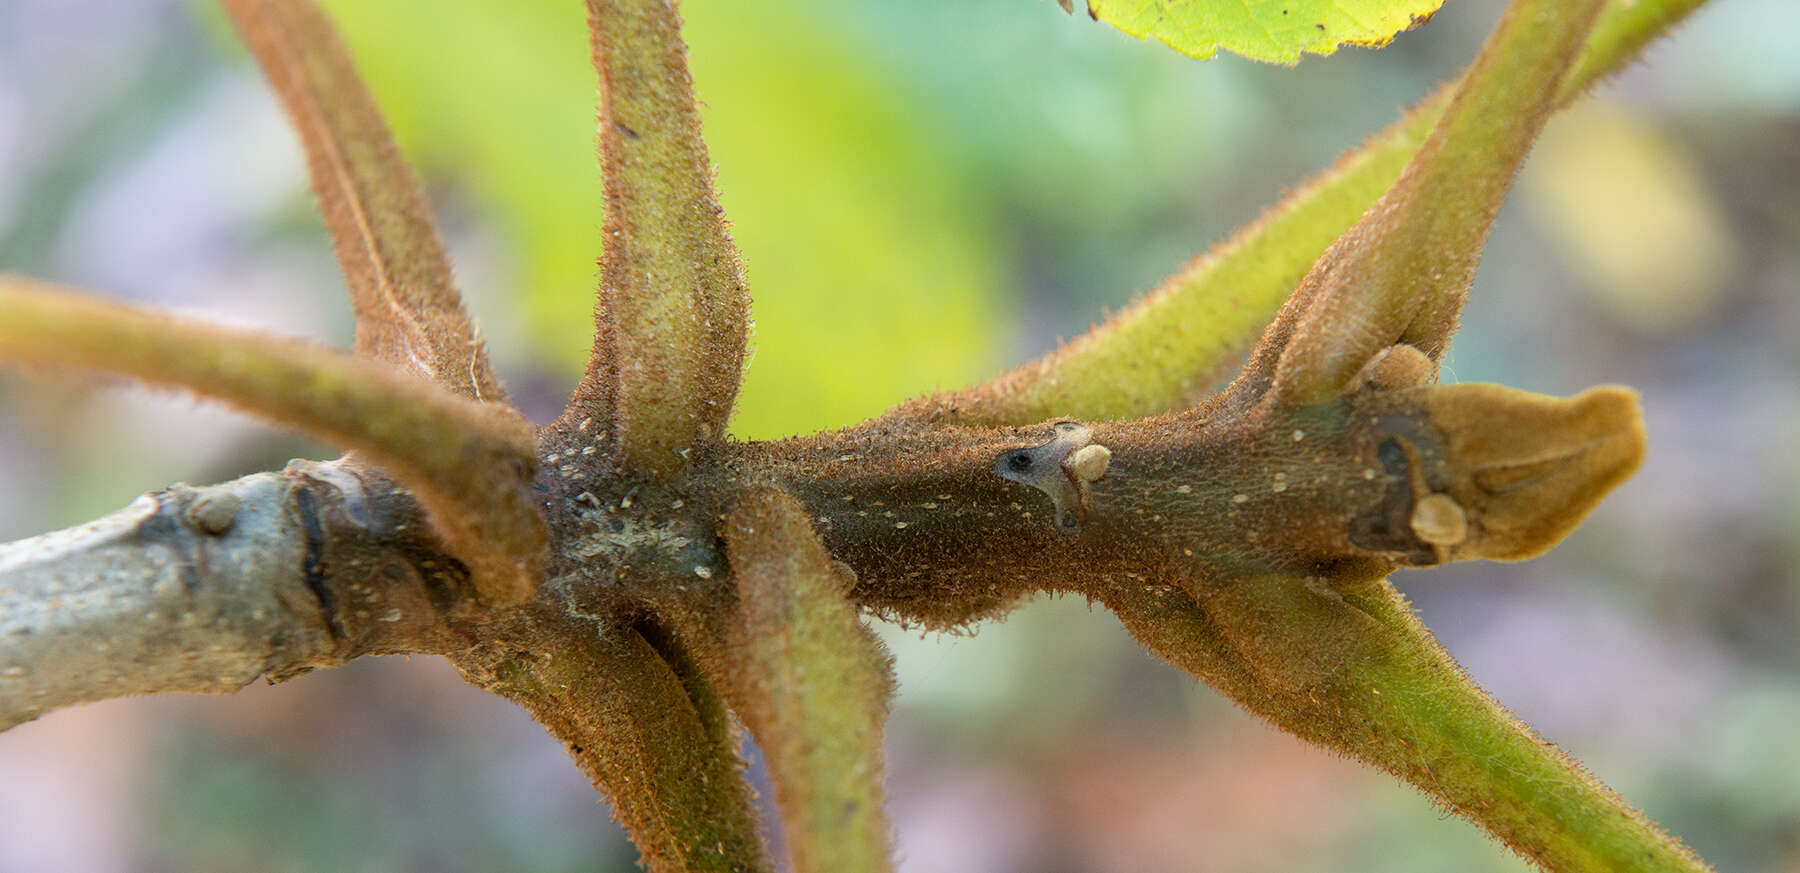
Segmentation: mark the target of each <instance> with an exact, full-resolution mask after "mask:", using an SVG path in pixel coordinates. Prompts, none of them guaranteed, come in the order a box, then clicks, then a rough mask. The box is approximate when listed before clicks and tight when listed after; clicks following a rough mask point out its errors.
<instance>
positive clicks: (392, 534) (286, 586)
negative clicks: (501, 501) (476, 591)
mask: <svg viewBox="0 0 1800 873" xmlns="http://www.w3.org/2000/svg"><path fill="white" fill-rule="evenodd" d="M474 607H475V600H474V597H473V589H472V588H471V587H470V585H469V579H468V574H467V572H466V571H465V570H463V569H462V567H461V565H460V564H458V563H457V562H456V561H455V560H454V559H453V558H450V557H448V556H447V555H445V554H444V553H443V551H442V550H441V547H440V546H438V544H437V543H436V542H435V541H434V540H432V539H431V536H430V531H429V527H428V526H427V525H426V524H425V523H424V518H423V516H422V514H421V512H420V511H419V508H418V506H417V504H415V503H414V502H413V501H412V500H411V499H410V498H408V497H406V496H405V495H404V492H400V491H398V490H397V489H396V488H395V487H394V485H393V483H392V482H391V481H389V480H388V479H386V478H385V477H382V476H380V475H379V474H374V473H371V472H369V471H368V470H367V469H366V468H362V467H360V466H358V465H355V464H350V463H345V462H342V461H337V462H331V463H314V462H310V461H295V462H293V463H291V464H289V465H288V468H287V469H286V470H284V471H282V472H280V473H258V474H255V475H252V476H246V477H244V478H242V479H237V480H235V481H232V482H227V483H224V484H221V485H213V486H208V487H203V488H192V487H189V486H185V485H176V486H173V487H171V488H168V489H166V490H163V491H158V492H155V493H152V494H147V495H144V496H143V497H140V498H138V499H137V501H135V502H134V503H132V504H131V505H130V506H128V507H126V508H125V509H122V510H120V511H118V512H116V513H113V514H112V515H108V516H106V517H104V518H101V519H99V520H97V521H94V522H90V523H88V524H85V525H82V526H80V527H76V528H70V529H68V530H64V531H58V532H55V533H48V534H44V535H42V536H38V537H33V538H31V539H26V540H20V541H18V542H14V543H10V544H6V545H0V729H5V728H7V727H11V726H13V725H15V724H18V723H19V722H22V721H28V720H30V719H33V718H36V717H37V716H39V715H42V714H43V713H46V712H49V711H50V710H52V709H56V708H58V707H62V706H69V705H72V704H76V703H83V702H87V701H94V700H103V699H107V698H112V697H122V696H125V695H131V694H156V693H168V692H182V693H194V694H228V693H230V692H232V691H236V690H237V689H239V688H241V687H243V686H244V685H246V684H249V683H250V682H251V681H253V680H255V679H256V678H257V677H258V676H266V677H268V678H269V679H270V681H280V680H282V679H286V678H290V677H293V676H296V675H299V674H301V673H305V672H307V671H309V670H313V669H316V668H320V667H333V666H337V665H339V664H343V663H344V662H346V661H349V660H350V659H352V658H356V657H359V656H361V655H366V654H386V653H396V652H442V651H446V650H449V649H451V648H455V647H457V646H458V645H459V641H460V640H462V639H463V636H464V634H465V630H464V629H462V620H463V618H464V617H465V616H466V615H468V614H469V613H471V612H473V610H474Z"/></svg>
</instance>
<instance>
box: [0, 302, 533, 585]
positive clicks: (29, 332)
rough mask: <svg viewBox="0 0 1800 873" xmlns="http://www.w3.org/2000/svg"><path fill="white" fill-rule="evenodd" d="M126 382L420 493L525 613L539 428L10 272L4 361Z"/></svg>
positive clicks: (453, 539)
mask: <svg viewBox="0 0 1800 873" xmlns="http://www.w3.org/2000/svg"><path fill="white" fill-rule="evenodd" d="M3 359H11V360H14V361H20V362H24V363H29V364H39V365H49V366H68V367H79V368H84V369H90V370H100V371H104V372H109V373H118V374H121V375H125V376H130V377H131V378H134V379H138V380H141V381H143V382H146V383H149V384H152V385H157V386H162V387H170V388H180V389H187V390H190V391H193V392H195V393H196V394H200V395H202V396H205V397H210V398H214V399H217V400H223V401H225V402H227V403H229V404H231V405H233V406H235V407H237V408H239V409H242V410H244V411H246V412H251V413H255V414H257V415H261V416H264V417H266V418H269V419H272V420H274V421H275V422H277V423H280V424H284V425H288V426H291V427H294V428H297V429H299V430H302V431H305V432H307V433H310V434H312V435H314V436H317V437H320V438H321V439H325V440H328V441H331V442H333V443H336V444H338V445H340V446H343V447H345V448H348V449H351V450H353V451H355V452H356V453H357V454H358V455H359V456H361V457H363V458H366V459H367V460H368V461H370V462H372V463H374V464H377V465H379V466H380V467H381V468H382V469H384V470H386V471H388V472H390V473H391V474H393V475H394V476H395V477H396V478H398V479H399V480H400V481H401V483H402V484H404V485H405V486H406V487H407V488H409V489H410V490H411V492H412V495H413V496H414V497H415V498H416V499H417V500H418V501H419V503H421V504H422V505H424V507H425V509H426V511H427V513H428V514H429V516H430V518H431V523H432V524H433V525H435V526H436V527H437V528H438V531H439V532H440V533H441V534H442V535H443V537H444V539H445V540H446V542H447V543H448V544H449V546H450V548H451V550H452V551H453V552H454V553H455V554H456V555H457V556H458V557H459V558H461V559H462V560H463V561H465V562H466V563H468V565H469V568H470V570H472V571H473V573H474V578H475V584H476V585H477V587H478V588H479V589H480V590H481V592H482V596H483V597H484V599H487V600H488V601H490V602H492V603H494V604H507V603H518V602H520V601H522V600H524V599H526V598H528V597H529V596H530V595H531V592H532V591H533V590H534V589H535V587H536V585H537V579H538V575H539V574H540V573H541V572H542V567H543V562H544V560H545V554H546V549H547V548H548V535H547V532H546V530H545V528H544V521H543V518H542V517H541V516H540V515H539V514H538V509H537V507H536V506H535V505H534V504H533V502H532V500H531V498H530V497H529V496H528V495H527V494H526V491H525V483H526V481H527V480H528V479H529V477H530V475H531V473H532V469H533V467H534V466H535V464H536V458H535V457H534V451H535V441H534V438H533V436H532V433H531V430H530V428H529V426H528V425H527V424H526V423H525V421H524V420H523V419H521V418H520V417H519V416H518V414H517V413H516V412H514V411H513V410H511V409H508V408H505V407H501V406H496V405H493V404H476V403H472V402H470V401H467V400H464V399H462V398H459V397H456V396H454V395H451V394H449V393H447V392H445V391H444V390H442V389H440V388H437V387H435V386H433V385H431V384H429V383H427V382H423V381H420V380H418V379H415V378H413V377H411V376H407V375H403V374H401V373H399V372H396V371H395V370H393V369H391V368H389V367H387V366H385V365H382V364H378V363H375V362H372V361H366V360H359V359H355V358H350V357H347V356H345V355H343V354H342V353H340V352H336V351H333V350H330V349H326V348H321V347H319V346H316V345H312V344H310V343H303V342H298V341H295V340H289V339H279V338H275V337H270V336H264V335H260V334H254V333H250V332H246V331H233V330H227V329H224V328H219V327H212V326H206V325H201V324H196V323H193V322H189V321H182V320H178V319H174V318H169V317H166V316H162V315H157V314H154V313H149V312H144V311H140V310H135V309H131V308H128V307H125V306H119V305H116V304H110V303H104V302H101V301H97V300H91V299H85V298H83V297H81V296H78V295H76V294H73V293H69V291H68V289H62V288H56V287H54V286H50V285H46V284H42V283H38V282H33V281H30V280H24V279H17V278H12V277H6V276H0V360H3Z"/></svg>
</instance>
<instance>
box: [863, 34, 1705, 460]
mask: <svg viewBox="0 0 1800 873" xmlns="http://www.w3.org/2000/svg"><path fill="white" fill-rule="evenodd" d="M1704 2H1705V0H1636V2H1631V3H1610V4H1608V5H1607V7H1606V9H1605V11H1604V12H1602V13H1601V15H1600V18H1599V20H1598V21H1597V22H1596V23H1595V24H1594V27H1593V29H1592V30H1591V31H1590V32H1589V34H1588V38H1587V42H1586V44H1585V46H1584V47H1583V51H1582V55H1581V58H1580V60H1579V61H1578V62H1577V63H1576V65H1575V66H1574V68H1573V69H1571V70H1570V71H1569V73H1568V75H1567V76H1566V77H1564V78H1563V80H1562V82H1561V84H1560V85H1559V86H1557V90H1556V105H1557V106H1558V107H1559V108H1560V107H1566V106H1568V105H1569V104H1571V103H1573V102H1574V101H1575V100H1577V99H1579V98H1580V97H1581V95H1583V94H1585V93H1586V92H1587V91H1588V89H1590V88H1592V87H1593V86H1594V84H1595V83H1596V82H1598V81H1600V80H1601V79H1603V78H1605V77H1606V76H1608V75H1612V74H1614V73H1616V72H1618V71H1619V70H1621V69H1623V68H1624V67H1625V66H1626V65H1627V64H1628V63H1630V62H1631V61H1632V60H1634V59H1635V58H1637V57H1638V56H1639V54H1640V53H1641V52H1642V51H1643V50H1644V48H1645V46H1647V45H1648V44H1649V43H1650V42H1651V41H1652V40H1654V39H1656V38H1657V37H1659V36H1662V35H1663V34H1665V33H1667V32H1668V31H1669V29H1670V28H1672V27H1674V26H1675V24H1677V23H1679V22H1680V21H1681V20H1682V19H1684V18H1686V17H1687V16H1688V15H1689V14H1691V13H1692V12H1693V11H1694V10H1695V9H1697V8H1699V7H1700V5H1701V4H1702V3H1704ZM1455 87H1456V83H1450V84H1448V85H1446V86H1445V87H1443V88H1441V89H1439V91H1438V92H1437V93H1436V94H1434V95H1432V96H1431V97H1428V98H1426V99H1425V100H1424V101H1423V102H1421V103H1420V104H1419V105H1417V106H1415V107H1413V108H1412V109H1411V110H1410V111H1408V112H1407V113H1406V115H1405V117H1403V118H1401V119H1400V120H1399V121H1397V122H1395V123H1394V124H1393V125H1391V126H1389V127H1388V128H1387V129H1386V130H1383V131H1381V132H1380V133H1377V134H1376V135H1374V136H1373V137H1371V138H1370V139H1369V141H1368V142H1367V143H1365V144H1364V145H1363V146H1362V147H1361V148H1359V149H1357V150H1356V151H1353V152H1351V153H1349V154H1347V155H1345V156H1344V157H1343V158H1342V159H1340V160H1339V161H1338V163H1337V165H1336V166H1334V167H1332V168H1331V169H1330V170H1327V171H1326V172H1324V173H1322V174H1320V175H1319V176H1317V177H1315V178H1313V179H1312V180H1311V181H1309V182H1308V183H1306V184H1305V185H1302V186H1299V187H1298V188H1296V189H1294V190H1293V192H1292V193H1291V194H1289V195H1288V196H1287V198H1286V199H1284V200H1283V201H1281V202H1280V203H1278V204H1276V205H1275V206H1272V207H1270V208H1269V209H1268V210H1267V211H1265V212H1264V213H1263V215H1262V216H1261V217H1260V218H1259V219H1257V220H1256V221H1255V222H1252V223H1251V224H1249V225H1246V226H1245V227H1244V228H1243V229H1241V230H1239V231H1238V232H1237V233H1236V234H1234V235H1233V236H1232V237H1231V238H1230V239H1228V240H1226V241H1224V242H1222V243H1220V244H1218V245H1217V246H1214V247H1213V249H1212V250H1211V251H1209V252H1207V253H1206V254H1204V255H1202V256H1200V257H1199V258H1197V259H1195V260H1194V262H1193V263H1192V264H1191V265H1189V266H1188V267H1187V269H1185V270H1183V271H1181V272H1179V273H1176V274H1174V275H1172V276H1170V277H1168V278H1167V279H1164V280H1163V281H1162V282H1161V283H1160V284H1159V285H1158V286H1157V287H1156V288H1155V289H1154V290H1152V291H1151V292H1149V293H1147V294H1145V295H1144V296H1143V297H1141V298H1139V299H1138V300H1137V301H1136V302H1134V303H1132V304H1131V305H1130V306H1128V307H1126V308H1125V309H1123V310H1121V311H1120V312H1119V313H1118V314H1116V315H1114V316H1113V317H1112V318H1110V319H1108V320H1107V321H1106V322H1105V323H1103V324H1100V325H1096V326H1095V327H1094V328H1093V329H1091V330H1089V331H1088V332H1087V333H1084V334H1082V335H1081V336H1079V337H1076V338H1075V339H1072V340H1070V341H1069V342H1067V343H1065V344H1063V346H1062V347H1061V348H1058V349H1057V350H1056V351H1054V352H1052V353H1050V354H1049V355H1046V356H1044V357H1043V358H1040V359H1038V360H1036V361H1032V362H1030V363H1027V364H1024V365H1023V366H1020V367H1018V368H1017V369H1014V370H1011V371H1009V372H1007V373H1004V374H1002V375H1000V376H998V377H996V378H994V379H991V380H989V381H987V382H984V383H982V384H980V385H977V386H973V387H970V388H967V389H964V390H962V391H958V392H954V393H950V394H941V395H932V396H927V397H921V398H918V399H916V400H910V401H907V402H906V403H903V404H901V405H900V406H897V407H895V409H894V410H893V411H892V412H890V413H889V416H890V417H891V418H894V419H896V420H912V421H941V422H944V423H954V424H968V425H987V426H1002V425H1024V424H1031V423H1033V422H1038V421H1043V420H1045V419H1049V418H1056V417H1059V416H1060V417H1067V418H1076V419H1084V420H1090V421H1107V420H1113V419H1131V418H1141V417H1144V416H1150V415H1160V414H1162V413H1165V412H1169V411H1172V410H1176V409H1181V408H1183V407H1186V406H1188V405H1189V404H1191V403H1193V402H1195V401H1196V400H1197V399H1199V398H1200V397H1202V396H1204V395H1205V394H1206V393H1207V392H1208V391H1210V390H1212V388H1213V387H1214V386H1217V385H1219V384H1221V383H1222V382H1224V381H1225V380H1226V379H1227V378H1229V377H1230V376H1231V375H1232V371H1233V370H1235V369H1236V368H1237V367H1238V365H1239V363H1240V361H1241V359H1242V357H1243V354H1244V352H1245V351H1247V350H1248V349H1249V348H1250V347H1251V345H1252V344H1253V343H1254V342H1255V341H1256V338H1257V336H1258V335H1259V334H1260V333H1261V332H1262V331H1263V329H1264V328H1265V327H1267V326H1268V324H1269V322H1270V320H1271V319H1272V318H1273V317H1274V316H1275V314H1276V311H1277V310H1279V309H1280V308H1281V305H1282V304H1283V303H1284V302H1285V301H1286V300H1287V299H1288V297H1289V296H1290V294H1291V293H1292V292H1293V290H1294V288H1295V286H1296V285H1298V284H1299V283H1300V280H1301V279H1302V278H1304V277H1305V276H1306V273H1307V271H1308V270H1309V269H1311V267H1312V265H1313V263H1314V262H1315V261H1317V260H1318V258H1319V255H1320V253H1321V252H1324V251H1325V249H1326V248H1327V247H1328V246H1329V245H1330V244H1331V243H1332V241H1333V240H1335V239H1337V238H1338V237H1339V236H1341V235H1342V234H1343V233H1344V231H1345V230H1346V229H1347V228H1349V227H1350V225H1351V224H1353V223H1355V222H1356V220H1357V219H1358V218H1360V217H1361V216H1362V214H1363V213H1364V212H1365V211H1366V210H1367V209H1368V208H1369V205H1370V204H1371V203H1374V202H1375V200H1376V199H1377V198H1378V197H1380V196H1381V194H1382V192H1384V191H1386V190H1387V189H1388V187H1389V186H1390V185H1391V184H1393V182H1394V180H1395V179H1397V178H1398V177H1399V175H1400V171H1401V169H1402V168H1404V167H1405V166H1406V164H1407V162H1408V161H1409V160H1411V159H1412V156H1413V154H1414V153H1415V152H1417V151H1418V149H1419V147H1420V145H1421V144H1423V143H1424V141H1425V138H1426V136H1427V135H1428V134H1430V132H1431V131H1432V129H1433V127H1434V126H1436V124H1437V122H1438V119H1439V118H1440V117H1441V116H1442V115H1443V113H1444V110H1445V108H1446V107H1448V106H1449V104H1450V98H1451V95H1452V93H1453V92H1454V90H1455Z"/></svg>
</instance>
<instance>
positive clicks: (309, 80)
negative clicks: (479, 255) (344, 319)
mask: <svg viewBox="0 0 1800 873" xmlns="http://www.w3.org/2000/svg"><path fill="white" fill-rule="evenodd" d="M225 8H226V9H227V10H229V11H230V13H231V17H232V20H233V21H234V22H236V24H237V28H238V31H239V32H240V33H242V34H243V37H244V42H245V44H246V45H248V46H249V47H250V51H251V53H252V54H254V55H256V59H257V61H258V62H259V63H260V64H261V65H262V68H263V72H264V73H265V74H266V75H267V76H268V78H269V83H270V84H271V85H273V86H274V88H275V93H276V94H277V95H279V96H280V97H281V104H282V106H283V108H285V109H286V110H287V114H288V118H289V119H291V120H292V121H293V123H294V128H295V129H296V130H297V131H298V132H299V134H300V144H301V145H302V146H303V147H304V148H305V150H306V163H307V169H308V170H309V171H310V173H311V175H312V184H313V190H314V191H315V192H317V193H318V196H319V213H320V214H321V215H323V216H324V218H325V226H326V228H327V229H328V230H329V231H330V232H331V242H332V246H333V247H334V248H335V249H336V250H337V257H338V263H339V265H341V266H342V267H343V270H344V279H345V281H346V282H347V283H348V285H349V286H350V304H351V309H352V310H353V311H354V312H355V314H356V351H357V354H359V355H363V356H366V357H372V358H378V359H380V360H384V361H388V362H389V363H392V364H395V365H398V366H400V367H402V368H407V369H414V370H417V371H418V372H419V374H420V375H423V376H425V377H426V378H428V379H430V380H431V381H433V382H436V383H437V384H439V385H442V386H444V388H446V389H447V390H449V391H452V392H454V393H456V394H459V395H461V396H463V397H467V398H470V399H472V400H485V401H490V402H498V403H504V402H505V400H506V393H505V391H504V390H503V389H502V388H501V387H500V382H499V380H497V379H495V378H494V373H493V370H492V369H491V368H490V367H489V366H488V360H487V350H486V349H485V348H484V347H483V346H482V343H481V340H480V339H479V337H477V336H476V331H475V326H474V323H473V322H471V321H470V320H469V316H468V313H467V312H465V311H463V304H462V295H461V294H459V293H458V292H457V290H456V285H455V283H454V282H453V280H452V279H451V276H450V263H449V261H448V260H447V259H446V258H445V256H444V245H443V243H442V242H441V241H440V240H439V239H438V235H437V229H436V228H435V227H434V226H433V224H432V220H431V209H430V207H429V206H428V205H427V204H426V202H425V195H424V194H423V192H421V191H420V190H419V183H418V180H417V179H415V178H414V177H413V172H412V168H411V167H409V166H408V165H407V163H406V159H405V158H404V157H403V156H402V155H401V154H400V149H399V148H398V147H397V146H395V145H394V140H393V137H392V136H391V135H389V133H388V129H387V125H386V124H383V123H382V120H381V113H380V111H379V110H378V109H377V108H376V106H375V100H374V98H373V97H371V96H370V95H369V92H368V90H367V89H366V88H364V87H363V84H362V80H361V79H359V78H358V77H357V75H356V69H355V67H354V65H352V64H351V62H350V54H349V52H348V51H346V50H345V49H344V45H343V43H342V42H341V41H339V40H338V37H337V34H336V33H335V32H334V31H333V30H332V28H331V24H330V22H329V21H327V20H326V18H325V16H324V14H323V13H321V12H320V11H319V10H318V8H317V7H316V6H314V5H313V4H312V3H311V2H309V0H226V3H225Z"/></svg>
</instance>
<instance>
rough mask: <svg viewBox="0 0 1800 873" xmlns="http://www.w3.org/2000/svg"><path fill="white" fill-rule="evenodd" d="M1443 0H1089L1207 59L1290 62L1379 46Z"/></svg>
mask: <svg viewBox="0 0 1800 873" xmlns="http://www.w3.org/2000/svg"><path fill="white" fill-rule="evenodd" d="M1442 5H1444V4H1443V0H1088V5H1087V8H1088V14H1089V15H1092V16H1093V17H1094V18H1095V19H1096V20H1098V21H1104V22H1106V23H1108V24H1110V25H1112V26H1114V27H1117V28H1118V29H1120V30H1123V31H1125V32H1126V33H1129V34H1131V35H1132V36H1135V37H1138V38H1139V39H1143V38H1145V37H1152V36H1153V37H1156V38H1157V39H1158V40H1161V41H1162V42H1163V43H1164V44H1166V45H1168V46H1169V47H1170V48H1172V49H1175V50H1176V51H1178V52H1181V53H1182V54H1187V55H1193V56H1194V57H1196V58H1200V59H1202V60H1204V59H1206V58H1210V57H1212V56H1213V55H1214V54H1215V53H1217V52H1218V50H1219V49H1224V50H1226V51H1228V52H1232V53H1235V54H1240V55H1243V56H1244V57H1247V58H1252V59H1255V60H1259V61H1268V62H1270V63H1276V64H1293V63H1296V62H1298V61H1299V60H1300V53H1301V52H1311V53H1313V54H1316V55H1328V54H1331V53H1332V52H1334V51H1337V48H1338V46H1341V45H1360V46H1371V47H1379V46H1384V45H1387V44H1388V41H1389V40H1392V39H1393V38H1394V34H1396V33H1399V32H1400V31H1403V30H1409V29H1411V28H1414V27H1417V26H1419V25H1420V24H1423V23H1424V22H1425V21H1426V19H1429V18H1430V17H1431V15H1432V13H1434V12H1436V11H1437V9H1438V7H1439V6H1442Z"/></svg>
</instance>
